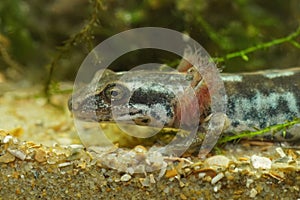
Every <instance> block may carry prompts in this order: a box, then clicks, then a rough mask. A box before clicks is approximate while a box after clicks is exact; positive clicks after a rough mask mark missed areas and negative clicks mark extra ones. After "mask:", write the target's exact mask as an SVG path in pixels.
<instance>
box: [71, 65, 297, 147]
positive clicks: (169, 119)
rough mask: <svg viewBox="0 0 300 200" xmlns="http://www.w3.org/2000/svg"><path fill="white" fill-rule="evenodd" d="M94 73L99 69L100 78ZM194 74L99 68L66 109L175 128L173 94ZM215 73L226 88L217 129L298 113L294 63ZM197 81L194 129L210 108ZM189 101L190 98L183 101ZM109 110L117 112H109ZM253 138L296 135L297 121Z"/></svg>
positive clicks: (253, 126)
mask: <svg viewBox="0 0 300 200" xmlns="http://www.w3.org/2000/svg"><path fill="white" fill-rule="evenodd" d="M188 68H189V69H191V67H188ZM99 74H102V77H101V79H99ZM195 77H196V78H197V76H195V74H194V73H189V70H186V69H185V70H179V71H164V70H135V71H130V73H128V72H113V71H111V70H108V69H107V70H105V71H103V70H101V71H100V72H98V73H96V74H95V77H94V78H93V80H92V81H91V83H90V84H89V85H87V86H86V87H84V88H83V89H81V90H79V91H78V92H76V93H75V94H73V96H72V98H70V100H69V109H70V110H71V111H72V112H73V113H74V115H75V116H76V118H77V119H80V120H83V121H92V122H105V121H110V122H111V121H118V122H122V123H125V124H126V123H132V122H134V123H135V124H137V125H141V126H154V127H155V126H157V127H162V126H163V127H172V128H178V127H179V125H180V109H179V108H182V106H184V105H179V100H180V99H181V98H183V99H184V98H185V97H184V96H180V95H181V94H184V88H186V87H188V86H190V85H189V84H190V83H191V81H193V80H194V79H195ZM221 78H222V80H223V82H224V86H225V90H226V94H227V105H226V108H227V109H226V113H225V114H226V116H227V117H226V118H227V120H226V121H227V122H228V123H227V125H226V126H225V127H224V129H223V132H222V134H225V135H226V134H232V133H239V132H242V131H255V130H257V129H263V128H266V127H269V126H272V125H275V124H281V123H285V122H286V121H290V120H293V119H295V118H300V68H291V69H282V70H265V71H258V72H251V73H234V74H230V73H221ZM198 82H199V84H202V86H201V87H200V90H197V91H196V93H197V94H196V96H197V98H198V106H199V110H198V111H199V112H200V116H199V130H201V131H204V132H205V126H204V125H203V124H205V121H206V120H209V116H210V112H211V110H210V96H209V91H207V87H205V83H203V82H202V81H201V77H200V79H198V80H197V84H198ZM162 83H163V84H162ZM95 86H96V87H95ZM178 96H179V97H178ZM181 100H182V99H181ZM183 102H184V101H183ZM192 103H195V102H188V101H187V102H186V104H192ZM196 103H197V102H196ZM181 104H182V101H181ZM186 108H187V109H189V112H190V113H191V117H193V116H196V115H194V114H193V110H194V107H193V105H191V106H190V105H189V106H187V107H186ZM114 112H115V113H117V116H114V115H113V113H114ZM191 119H192V118H191ZM256 139H262V140H270V141H293V142H296V141H299V140H300V124H296V125H294V126H291V127H289V128H287V129H285V130H284V131H279V132H275V133H274V132H268V133H265V134H263V135H259V136H256Z"/></svg>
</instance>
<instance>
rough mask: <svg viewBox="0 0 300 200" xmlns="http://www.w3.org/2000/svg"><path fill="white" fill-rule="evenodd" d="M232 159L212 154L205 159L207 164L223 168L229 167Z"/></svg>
mask: <svg viewBox="0 0 300 200" xmlns="http://www.w3.org/2000/svg"><path fill="white" fill-rule="evenodd" d="M229 162H230V160H229V159H228V158H227V157H225V156H222V155H217V156H212V157H209V158H207V159H206V160H205V162H204V163H205V165H207V166H209V167H211V166H218V167H221V168H227V167H228V165H229Z"/></svg>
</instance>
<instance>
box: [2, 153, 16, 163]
mask: <svg viewBox="0 0 300 200" xmlns="http://www.w3.org/2000/svg"><path fill="white" fill-rule="evenodd" d="M15 159H16V157H15V156H13V155H12V154H10V153H6V154H4V155H2V156H0V163H10V162H13V161H14V160H15Z"/></svg>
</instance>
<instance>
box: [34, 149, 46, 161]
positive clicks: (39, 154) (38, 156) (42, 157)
mask: <svg viewBox="0 0 300 200" xmlns="http://www.w3.org/2000/svg"><path fill="white" fill-rule="evenodd" d="M34 159H35V160H36V161H38V162H45V161H46V152H45V151H43V150H41V149H37V150H36V152H35V155H34Z"/></svg>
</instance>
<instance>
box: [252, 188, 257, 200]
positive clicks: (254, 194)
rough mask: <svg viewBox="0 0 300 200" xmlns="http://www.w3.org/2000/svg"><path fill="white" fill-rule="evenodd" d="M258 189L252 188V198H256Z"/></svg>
mask: <svg viewBox="0 0 300 200" xmlns="http://www.w3.org/2000/svg"><path fill="white" fill-rule="evenodd" d="M257 193H258V192H257V190H256V189H254V188H252V189H251V190H250V198H255V197H256V195H257Z"/></svg>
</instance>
